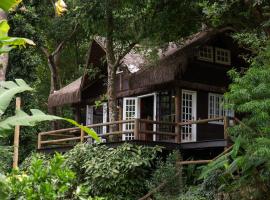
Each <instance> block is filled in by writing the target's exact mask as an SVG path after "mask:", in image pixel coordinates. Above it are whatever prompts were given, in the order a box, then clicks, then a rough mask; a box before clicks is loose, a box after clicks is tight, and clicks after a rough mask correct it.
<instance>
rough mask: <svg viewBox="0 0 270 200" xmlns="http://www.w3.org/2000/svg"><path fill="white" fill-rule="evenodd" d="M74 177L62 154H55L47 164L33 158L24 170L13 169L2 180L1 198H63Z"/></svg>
mask: <svg viewBox="0 0 270 200" xmlns="http://www.w3.org/2000/svg"><path fill="white" fill-rule="evenodd" d="M74 179H75V174H74V173H73V172H72V171H70V170H69V169H68V168H66V167H65V166H64V158H63V156H61V155H59V154H56V155H55V156H54V157H53V158H52V159H51V160H50V161H49V162H48V163H47V164H45V163H44V162H43V160H42V159H39V158H33V159H32V160H31V165H30V166H29V168H28V170H27V171H26V172H23V171H16V170H15V171H13V172H12V173H10V174H8V175H7V178H5V179H4V180H2V182H1V184H4V187H1V188H0V194H2V195H3V194H4V195H3V196H1V199H33V200H34V199H36V200H39V199H44V200H46V199H47V200H53V199H64V197H65V196H66V195H67V193H68V191H69V189H70V187H71V185H72V181H73V180H74Z"/></svg>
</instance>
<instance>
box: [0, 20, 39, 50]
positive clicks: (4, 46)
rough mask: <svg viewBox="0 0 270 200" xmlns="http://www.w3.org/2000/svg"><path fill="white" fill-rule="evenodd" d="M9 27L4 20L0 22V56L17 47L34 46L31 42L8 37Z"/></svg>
mask: <svg viewBox="0 0 270 200" xmlns="http://www.w3.org/2000/svg"><path fill="white" fill-rule="evenodd" d="M8 31H9V25H8V22H7V21H6V20H1V21H0V54H2V53H7V52H9V51H10V50H11V49H13V48H15V47H17V46H25V45H26V44H30V45H35V43H34V42H33V41H32V40H29V39H26V38H18V37H8V36H7V35H8Z"/></svg>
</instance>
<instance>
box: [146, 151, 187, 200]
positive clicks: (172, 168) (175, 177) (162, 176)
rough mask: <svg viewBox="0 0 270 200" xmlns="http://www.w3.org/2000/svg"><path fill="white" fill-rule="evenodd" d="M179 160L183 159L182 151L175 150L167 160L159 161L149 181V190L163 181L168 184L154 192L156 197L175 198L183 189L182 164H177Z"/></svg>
mask: <svg viewBox="0 0 270 200" xmlns="http://www.w3.org/2000/svg"><path fill="white" fill-rule="evenodd" d="M177 160H181V158H180V153H179V152H177V151H175V152H173V153H172V154H170V155H169V156H168V157H167V159H166V161H163V160H158V161H157V164H156V169H155V171H154V172H153V174H152V177H151V179H150V180H149V181H147V187H148V190H149V191H151V190H153V189H154V188H156V187H158V186H159V185H160V184H161V183H163V182H167V184H166V186H165V187H164V188H162V189H161V190H160V191H158V192H156V193H155V194H154V199H156V200H164V199H175V198H176V197H177V196H179V194H181V192H182V191H183V177H182V166H178V165H176V161H177Z"/></svg>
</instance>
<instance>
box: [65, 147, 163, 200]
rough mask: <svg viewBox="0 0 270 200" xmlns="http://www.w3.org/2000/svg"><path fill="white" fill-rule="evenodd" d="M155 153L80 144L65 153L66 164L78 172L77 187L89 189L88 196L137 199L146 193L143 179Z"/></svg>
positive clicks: (154, 151) (152, 150) (150, 150)
mask: <svg viewBox="0 0 270 200" xmlns="http://www.w3.org/2000/svg"><path fill="white" fill-rule="evenodd" d="M158 151H160V148H158V147H155V148H149V147H142V146H133V145H130V144H124V145H122V146H119V147H117V148H109V147H107V146H102V145H99V146H93V145H88V144H80V145H77V146H76V147H75V148H74V149H73V150H71V151H70V152H68V153H67V154H66V158H67V161H66V165H67V166H68V167H69V168H70V169H71V170H73V171H74V172H76V173H77V175H78V176H77V184H80V183H81V184H83V185H84V186H87V187H88V189H89V195H90V196H105V197H107V198H108V199H110V200H113V199H117V200H120V199H125V200H128V199H137V198H138V197H140V196H142V195H143V194H145V192H147V191H146V190H145V188H146V185H145V184H146V181H145V180H146V178H147V177H148V176H149V174H150V168H151V164H152V161H153V160H154V159H155V158H156V154H157V152H158Z"/></svg>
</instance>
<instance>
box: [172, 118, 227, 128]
mask: <svg viewBox="0 0 270 200" xmlns="http://www.w3.org/2000/svg"><path fill="white" fill-rule="evenodd" d="M224 118H225V117H216V118H211V119H198V120H195V121H187V122H180V123H177V124H179V125H180V126H185V125H192V124H204V123H208V122H214V121H220V120H224Z"/></svg>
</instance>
